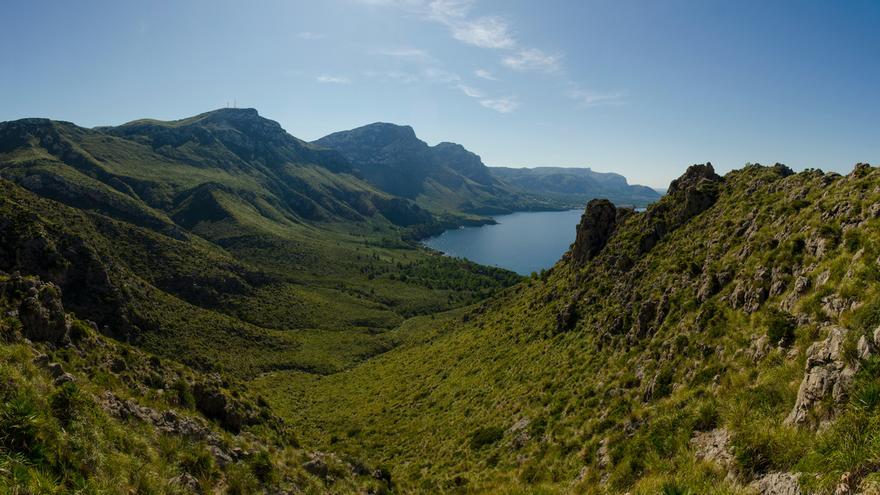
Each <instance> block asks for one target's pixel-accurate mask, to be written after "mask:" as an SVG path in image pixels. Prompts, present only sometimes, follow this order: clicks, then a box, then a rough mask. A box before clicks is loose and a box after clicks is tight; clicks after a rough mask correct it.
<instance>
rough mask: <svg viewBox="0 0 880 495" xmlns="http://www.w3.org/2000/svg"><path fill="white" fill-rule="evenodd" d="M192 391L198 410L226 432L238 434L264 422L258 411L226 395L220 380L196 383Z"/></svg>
mask: <svg viewBox="0 0 880 495" xmlns="http://www.w3.org/2000/svg"><path fill="white" fill-rule="evenodd" d="M192 391H193V396H194V397H195V400H196V409H198V410H199V412H201V413H202V414H204V415H205V416H206V417H207V418H209V419H213V420H216V421H217V422H218V423H219V424H220V426H221V427H223V429H225V430H228V431H231V432H233V433H238V432H239V431H240V430H241V429H242V427H244V426H248V425H253V424H257V423H260V422H261V421H262V419H261V418H260V416H259V413H258V412H257V411H255V410H253V408H251V407H249V406H248V405H246V404H245V403H243V402H242V401H240V400H238V399H236V398H234V397H232V396H231V395H229V394H228V393H226V392H225V391H224V390H223V389H222V388H221V386H220V381H219V378H215V379H214V380H212V381H210V382H201V383H196V384H195V385H194V386H193V390H192Z"/></svg>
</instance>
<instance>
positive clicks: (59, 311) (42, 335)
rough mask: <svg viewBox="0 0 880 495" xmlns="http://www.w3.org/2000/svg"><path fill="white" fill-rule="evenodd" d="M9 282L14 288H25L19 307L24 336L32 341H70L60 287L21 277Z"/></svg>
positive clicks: (68, 322) (56, 342)
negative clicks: (24, 295)
mask: <svg viewBox="0 0 880 495" xmlns="http://www.w3.org/2000/svg"><path fill="white" fill-rule="evenodd" d="M11 283H12V285H13V290H15V289H19V290H20V289H22V288H24V287H27V292H26V294H27V295H26V297H25V298H24V299H23V300H22V302H21V305H20V306H19V308H18V314H19V317H20V318H21V324H22V331H23V333H24V336H25V337H26V338H29V339H31V340H33V341H38V342H49V343H52V344H59V345H60V344H65V343H67V342H69V341H70V321H69V320H68V318H67V315H66V314H65V313H64V306H63V305H62V304H61V289H59V288H58V286H57V285H55V284H53V283H42V282H40V281H39V280H25V279H22V278H21V277H17V278H15V279H13V280H12V281H11Z"/></svg>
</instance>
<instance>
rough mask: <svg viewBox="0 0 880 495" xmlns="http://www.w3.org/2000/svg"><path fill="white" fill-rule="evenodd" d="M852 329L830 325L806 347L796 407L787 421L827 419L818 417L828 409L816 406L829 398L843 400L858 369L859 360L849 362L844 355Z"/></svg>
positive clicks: (800, 422) (842, 401)
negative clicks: (823, 338)
mask: <svg viewBox="0 0 880 495" xmlns="http://www.w3.org/2000/svg"><path fill="white" fill-rule="evenodd" d="M849 332H850V331H849V330H848V329H846V328H843V327H840V326H831V327H829V330H828V337H827V338H825V340H820V341H818V342H814V343H813V344H812V345H811V346H810V347H809V349H807V362H806V367H805V370H804V379H803V381H801V385H800V388H799V389H798V395H797V400H796V401H795V405H794V408H793V409H792V410H791V413H789V415H788V417H787V418H786V419H785V422H786V424H790V425H806V424H810V423H815V422H816V420H822V419H827V418H825V417H817V415H823V414H824V415H827V413H821V412H819V411H816V406H817V405H818V404H819V403H820V402H822V401H823V400H824V399H826V398H830V399H831V400H832V402H833V404H835V405H837V406H839V405H841V404H843V403H844V401H845V400H846V397H847V391H848V389H849V387H850V385H851V384H852V380H853V376H854V375H855V374H856V372H857V371H858V362H857V361H854V362H850V360H847V359H846V356H845V355H844V344H845V342H846V339H847V336H848V335H849Z"/></svg>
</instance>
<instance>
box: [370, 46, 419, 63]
mask: <svg viewBox="0 0 880 495" xmlns="http://www.w3.org/2000/svg"><path fill="white" fill-rule="evenodd" d="M372 53H373V54H375V55H382V56H385V57H393V58H399V59H404V60H423V61H425V60H431V58H432V57H431V54H429V53H428V52H427V51H426V50H422V49H421V48H411V47H397V48H382V49H378V50H373V52H372Z"/></svg>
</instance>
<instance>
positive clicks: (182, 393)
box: [171, 379, 196, 409]
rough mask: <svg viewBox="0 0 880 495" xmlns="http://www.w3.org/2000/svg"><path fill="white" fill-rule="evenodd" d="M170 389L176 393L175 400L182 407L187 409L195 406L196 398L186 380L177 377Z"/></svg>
mask: <svg viewBox="0 0 880 495" xmlns="http://www.w3.org/2000/svg"><path fill="white" fill-rule="evenodd" d="M171 389H172V390H174V391H175V392H176V393H177V401H178V403H179V404H180V405H181V406H182V407H185V408H187V409H195V408H196V398H195V396H194V395H193V393H192V388H190V386H189V384H188V383H187V382H186V380H183V379H179V380H177V381H175V382H174V384H173V385H172V386H171Z"/></svg>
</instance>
